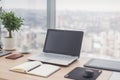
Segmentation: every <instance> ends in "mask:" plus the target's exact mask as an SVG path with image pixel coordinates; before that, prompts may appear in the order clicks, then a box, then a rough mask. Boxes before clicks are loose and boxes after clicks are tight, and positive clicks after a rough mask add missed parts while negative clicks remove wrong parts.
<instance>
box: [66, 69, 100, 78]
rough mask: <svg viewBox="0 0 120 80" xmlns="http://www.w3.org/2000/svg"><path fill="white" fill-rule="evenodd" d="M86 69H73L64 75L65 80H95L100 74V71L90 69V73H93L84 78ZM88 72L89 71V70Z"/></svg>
mask: <svg viewBox="0 0 120 80" xmlns="http://www.w3.org/2000/svg"><path fill="white" fill-rule="evenodd" d="M87 69H88V68H82V67H76V68H75V69H73V70H72V71H71V72H69V73H68V74H67V75H65V76H64V77H65V78H70V79H74V80H96V78H97V77H98V76H99V75H100V74H101V73H102V71H101V70H94V69H91V71H93V73H92V75H91V74H90V73H91V72H90V73H88V74H90V75H91V77H90V76H89V78H88V76H87V77H86V76H85V75H86V70H87ZM89 70H90V69H89Z"/></svg>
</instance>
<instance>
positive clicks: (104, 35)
mask: <svg viewBox="0 0 120 80" xmlns="http://www.w3.org/2000/svg"><path fill="white" fill-rule="evenodd" d="M56 28H60V29H72V30H82V31H84V32H85V35H84V41H83V46H82V51H83V52H87V53H89V54H90V53H91V54H94V55H97V56H98V55H100V56H106V57H108V58H109V57H112V58H114V57H115V58H120V0H56Z"/></svg>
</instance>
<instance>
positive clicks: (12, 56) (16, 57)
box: [6, 54, 23, 59]
mask: <svg viewBox="0 0 120 80" xmlns="http://www.w3.org/2000/svg"><path fill="white" fill-rule="evenodd" d="M20 57H23V54H11V55H9V56H7V57H6V58H7V59H18V58H20Z"/></svg>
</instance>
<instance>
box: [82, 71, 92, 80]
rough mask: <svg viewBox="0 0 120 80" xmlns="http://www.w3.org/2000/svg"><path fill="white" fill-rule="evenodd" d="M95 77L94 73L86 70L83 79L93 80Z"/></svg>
mask: <svg viewBox="0 0 120 80" xmlns="http://www.w3.org/2000/svg"><path fill="white" fill-rule="evenodd" d="M93 76H94V71H93V70H91V69H86V70H85V73H84V75H83V77H85V78H92V77H93Z"/></svg>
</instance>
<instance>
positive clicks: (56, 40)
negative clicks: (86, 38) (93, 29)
mask: <svg viewBox="0 0 120 80" xmlns="http://www.w3.org/2000/svg"><path fill="white" fill-rule="evenodd" d="M82 39H83V32H82V31H68V30H55V29H48V31H47V35H46V41H45V45H44V49H43V52H47V53H55V54H64V55H72V56H78V57H79V55H80V50H81V45H82Z"/></svg>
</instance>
